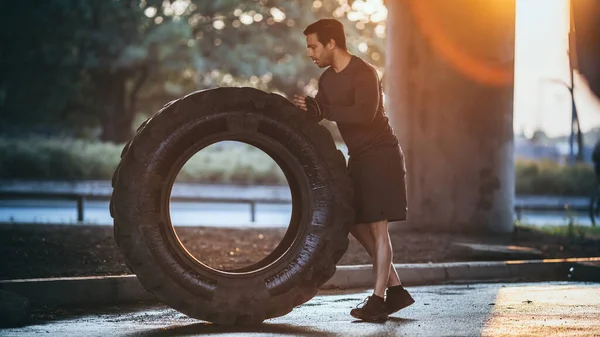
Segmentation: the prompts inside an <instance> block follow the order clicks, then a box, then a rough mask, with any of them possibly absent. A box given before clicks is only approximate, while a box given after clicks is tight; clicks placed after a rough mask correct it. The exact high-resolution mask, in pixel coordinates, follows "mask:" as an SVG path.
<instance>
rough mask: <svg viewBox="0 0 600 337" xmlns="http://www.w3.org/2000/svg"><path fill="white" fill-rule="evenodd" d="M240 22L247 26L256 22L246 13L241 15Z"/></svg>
mask: <svg viewBox="0 0 600 337" xmlns="http://www.w3.org/2000/svg"><path fill="white" fill-rule="evenodd" d="M240 22H241V23H243V24H245V25H249V24H252V23H253V22H254V18H253V17H252V16H251V15H250V14H247V13H244V14H242V15H240Z"/></svg>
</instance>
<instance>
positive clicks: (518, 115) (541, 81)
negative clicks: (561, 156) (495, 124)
mask: <svg viewBox="0 0 600 337" xmlns="http://www.w3.org/2000/svg"><path fill="white" fill-rule="evenodd" d="M569 22H570V21H569V0H517V18H516V32H517V33H516V39H515V40H516V41H515V101H514V114H513V119H514V129H515V132H516V133H521V132H524V133H525V135H527V136H530V135H531V134H532V133H533V131H534V130H536V129H541V130H543V131H544V132H545V133H546V134H548V135H549V136H559V135H566V134H569V132H570V127H569V125H570V124H569V123H570V121H571V98H570V95H569V92H568V90H567V88H566V87H565V85H561V84H558V83H556V80H562V81H564V82H566V83H567V84H568V83H569V81H570V80H569V59H568V53H567V52H568V30H569ZM550 79H552V80H550ZM575 102H576V104H577V110H578V112H579V117H580V124H581V128H582V130H583V131H587V130H589V129H590V128H593V127H596V126H598V125H600V102H599V101H598V99H597V98H596V97H595V96H594V95H593V94H592V93H591V92H590V91H589V88H588V87H587V85H586V84H585V83H584V82H582V81H581V78H580V77H579V76H576V78H575Z"/></svg>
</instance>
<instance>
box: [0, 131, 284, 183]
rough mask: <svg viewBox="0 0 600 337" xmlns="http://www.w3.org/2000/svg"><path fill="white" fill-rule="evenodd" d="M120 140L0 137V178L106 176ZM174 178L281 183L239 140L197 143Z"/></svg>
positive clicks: (272, 166) (267, 162)
mask: <svg viewBox="0 0 600 337" xmlns="http://www.w3.org/2000/svg"><path fill="white" fill-rule="evenodd" d="M123 146H124V144H120V145H114V144H110V143H101V142H93V141H86V140H74V139H44V138H28V139H0V158H2V160H1V161H0V179H7V180H8V179H41V180H110V179H111V177H112V174H113V172H114V170H115V168H116V167H117V165H118V164H119V161H120V156H121V150H122V149H123ZM177 181H178V182H190V183H233V184H263V185H268V184H287V182H286V180H285V176H284V174H283V172H282V171H281V169H280V168H279V166H277V164H276V163H275V162H274V161H273V160H272V159H271V158H270V157H269V156H268V155H267V154H266V153H264V152H262V151H261V150H259V149H257V148H255V147H253V146H251V145H248V144H244V143H239V142H222V143H218V144H213V145H211V146H209V147H207V148H205V149H203V150H202V151H200V152H199V153H197V154H196V155H194V156H193V157H192V158H190V160H189V161H188V162H187V163H186V164H185V165H184V167H183V170H182V171H181V172H180V173H179V175H178V176H177Z"/></svg>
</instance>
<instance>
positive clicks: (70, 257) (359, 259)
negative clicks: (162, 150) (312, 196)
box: [0, 224, 600, 279]
mask: <svg viewBox="0 0 600 337" xmlns="http://www.w3.org/2000/svg"><path fill="white" fill-rule="evenodd" d="M178 234H179V236H180V239H181V241H182V242H183V244H184V246H186V248H187V249H188V250H189V251H190V252H191V253H192V254H193V255H194V256H196V257H197V258H198V259H199V260H201V261H203V262H204V263H207V264H209V265H211V266H213V267H216V268H224V269H230V268H239V267H243V266H247V265H249V264H251V263H253V262H257V261H259V260H260V259H262V258H263V257H265V256H266V255H267V254H268V253H269V252H271V251H272V250H273V249H274V248H275V247H276V246H277V244H278V243H279V241H280V240H281V238H282V237H283V234H284V230H283V229H217V228H209V227H196V228H190V227H184V228H181V229H178ZM390 236H391V238H392V242H393V247H394V262H395V263H427V262H450V261H465V260H467V259H466V258H465V257H461V256H456V255H455V254H453V251H452V249H451V245H452V243H453V242H456V241H461V242H477V243H487V244H512V245H519V246H525V247H531V248H536V249H538V250H540V251H541V252H542V254H543V258H567V257H587V256H600V240H593V239H580V238H573V239H570V238H566V237H557V236H552V235H547V234H543V233H540V232H537V231H531V230H519V231H515V233H512V234H507V235H469V234H456V233H440V232H430V231H415V230H403V229H402V228H394V229H393V230H392V231H391V234H390ZM471 259H472V258H469V260H471ZM370 263H371V259H370V257H369V256H368V255H367V254H366V253H365V251H364V250H363V248H362V247H361V246H360V245H359V244H358V242H357V241H356V240H354V238H352V237H351V239H350V246H349V248H348V251H347V252H346V254H345V255H344V256H343V257H342V260H341V261H340V262H339V265H351V264H370ZM130 273H131V272H130V271H129V270H128V269H127V267H126V266H125V261H124V258H123V255H122V254H121V252H120V251H119V249H118V247H116V245H115V243H114V240H113V237H112V227H108V226H79V225H39V224H35V225H33V224H6V225H0V279H18V278H37V277H65V276H88V275H121V274H130Z"/></svg>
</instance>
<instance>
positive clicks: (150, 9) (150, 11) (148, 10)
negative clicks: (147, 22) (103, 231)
mask: <svg viewBox="0 0 600 337" xmlns="http://www.w3.org/2000/svg"><path fill="white" fill-rule="evenodd" d="M144 14H145V15H146V16H147V17H149V18H153V17H154V16H155V15H156V8H154V7H148V8H146V10H145V11H144Z"/></svg>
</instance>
